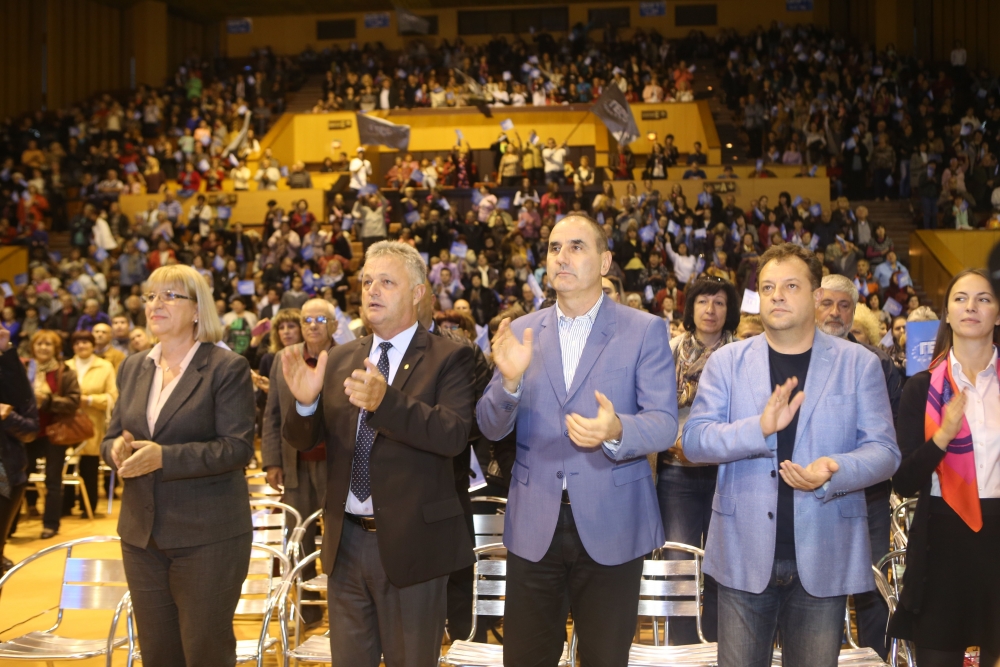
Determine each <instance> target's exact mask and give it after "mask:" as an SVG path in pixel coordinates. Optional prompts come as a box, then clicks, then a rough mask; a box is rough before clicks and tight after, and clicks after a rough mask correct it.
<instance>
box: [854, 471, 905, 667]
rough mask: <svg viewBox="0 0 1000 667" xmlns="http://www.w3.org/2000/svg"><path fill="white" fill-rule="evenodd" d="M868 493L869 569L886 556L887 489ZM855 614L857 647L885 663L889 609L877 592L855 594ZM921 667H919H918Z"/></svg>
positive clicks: (887, 523)
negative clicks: (870, 554) (872, 652)
mask: <svg viewBox="0 0 1000 667" xmlns="http://www.w3.org/2000/svg"><path fill="white" fill-rule="evenodd" d="M881 487H882V488H881V489H879V490H877V491H875V490H873V491H869V492H868V493H867V494H866V495H867V496H868V535H869V538H870V540H871V545H872V565H874V564H875V563H877V562H878V561H879V560H880V559H881V558H882V556H884V555H886V554H887V553H889V518H890V517H889V488H888V486H887V485H886V484H885V483H883V484H882V485H881ZM854 612H855V614H856V615H857V622H858V644H859V645H861V646H867V647H870V648H873V649H875V652H876V653H878V654H879V656H881V658H882V659H883V660H885V659H886V658H887V657H888V655H889V648H888V647H887V646H886V640H885V628H886V626H887V625H888V623H889V606H888V605H887V604H886V603H885V600H883V599H882V594H881V593H879V592H878V591H877V590H875V591H867V592H865V593H855V594H854ZM921 667H922V666H921Z"/></svg>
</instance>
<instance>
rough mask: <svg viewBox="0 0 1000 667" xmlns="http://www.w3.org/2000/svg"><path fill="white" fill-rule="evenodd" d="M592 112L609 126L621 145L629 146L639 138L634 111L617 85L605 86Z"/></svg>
mask: <svg viewBox="0 0 1000 667" xmlns="http://www.w3.org/2000/svg"><path fill="white" fill-rule="evenodd" d="M591 111H593V112H594V115H595V116H597V117H598V118H600V119H601V122H602V123H604V125H605V126H607V128H608V129H609V130H610V131H611V134H612V136H614V138H615V139H617V140H618V143H619V144H621V145H623V146H627V145H628V144H630V143H632V142H633V141H635V140H636V139H638V138H639V128H638V126H637V125H636V124H635V116H633V115H632V109H630V108H629V105H628V102H627V101H626V100H625V94H624V93H622V91H621V89H620V88H619V87H618V86H617V85H615V84H613V83H609V84H608V85H607V86H605V87H604V92H603V93H601V97H600V98H599V99H598V100H597V102H595V103H594V106H593V107H592V108H591Z"/></svg>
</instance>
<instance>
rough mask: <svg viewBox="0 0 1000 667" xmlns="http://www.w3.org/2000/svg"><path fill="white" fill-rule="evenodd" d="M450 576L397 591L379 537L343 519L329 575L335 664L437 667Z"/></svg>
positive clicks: (370, 666)
mask: <svg viewBox="0 0 1000 667" xmlns="http://www.w3.org/2000/svg"><path fill="white" fill-rule="evenodd" d="M447 586H448V576H447V575H445V576H443V577H437V578H435V579H431V580H430V581H424V582H421V583H419V584H413V585H412V586H406V587H403V588H399V587H398V586H394V585H393V584H392V583H391V582H390V581H389V577H388V576H387V575H386V573H385V569H383V567H382V558H381V557H380V556H379V549H378V537H377V536H376V534H375V533H374V532H366V531H365V530H364V529H362V528H361V526H359V525H357V524H355V523H353V522H351V521H348V520H347V519H344V531H343V533H341V536H340V548H339V549H338V550H337V561H336V563H334V566H333V572H331V573H330V579H329V585H328V589H327V592H328V595H327V597H328V605H329V609H330V651H331V655H332V656H333V664H334V665H344V666H345V667H346V666H348V665H349V666H350V667H378V665H379V662H381V660H382V659H383V657H384V660H385V665H386V667H437V661H438V657H439V656H440V655H441V640H442V638H443V637H444V620H445V613H446V609H447V602H446V593H445V589H446V588H447Z"/></svg>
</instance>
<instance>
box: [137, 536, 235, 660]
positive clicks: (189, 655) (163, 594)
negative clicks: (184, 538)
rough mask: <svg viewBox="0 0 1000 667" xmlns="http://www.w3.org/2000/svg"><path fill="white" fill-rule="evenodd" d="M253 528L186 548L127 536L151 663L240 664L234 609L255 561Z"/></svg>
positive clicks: (142, 631) (145, 653)
mask: <svg viewBox="0 0 1000 667" xmlns="http://www.w3.org/2000/svg"><path fill="white" fill-rule="evenodd" d="M252 538H253V536H252V534H251V533H245V534H243V535H237V536H236V537H231V538H229V539H227V540H222V541H221V542H214V543H212V544H203V545H201V546H197V547H186V548H182V549H160V548H159V547H157V546H156V544H155V543H154V542H153V541H152V540H150V542H149V546H147V547H146V548H145V549H143V548H141V547H137V546H134V545H132V544H128V543H127V542H122V561H123V563H124V565H125V579H126V580H127V581H128V588H129V591H130V592H131V593H132V605H133V607H134V608H135V621H136V626H137V628H138V631H139V645H140V648H141V649H142V662H143V664H144V665H146V667H230V666H231V665H235V664H236V635H235V634H234V632H233V614H235V613H236V605H237V603H239V600H240V590H241V588H242V587H243V581H244V580H245V579H246V576H247V570H248V569H249V566H250V546H251V540H252Z"/></svg>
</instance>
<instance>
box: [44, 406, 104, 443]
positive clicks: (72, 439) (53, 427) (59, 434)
mask: <svg viewBox="0 0 1000 667" xmlns="http://www.w3.org/2000/svg"><path fill="white" fill-rule="evenodd" d="M45 436H46V437H47V438H48V439H49V442H50V443H52V444H53V445H76V444H79V443H81V442H83V441H84V440H89V439H90V438H92V437H94V424H93V422H91V421H90V417H88V416H87V415H85V414H84V413H83V411H82V410H77V411H76V412H75V413H73V414H72V415H70V416H68V417H64V418H63V419H60V420H58V421H56V422H53V423H51V424H49V425H48V426H47V427H45Z"/></svg>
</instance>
